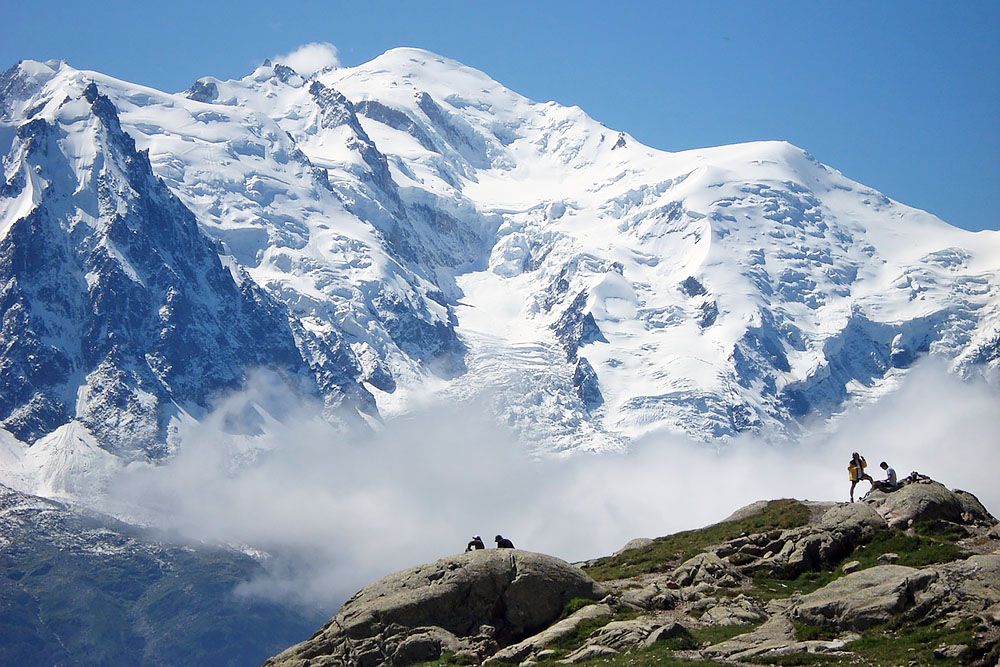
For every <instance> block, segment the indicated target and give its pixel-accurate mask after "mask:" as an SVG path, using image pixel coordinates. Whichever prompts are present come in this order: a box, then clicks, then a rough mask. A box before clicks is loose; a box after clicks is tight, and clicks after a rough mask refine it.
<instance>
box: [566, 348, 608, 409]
mask: <svg viewBox="0 0 1000 667" xmlns="http://www.w3.org/2000/svg"><path fill="white" fill-rule="evenodd" d="M573 385H574V386H575V387H576V390H577V392H578V393H579V394H580V400H582V401H583V404H584V405H585V406H587V409H588V410H593V409H595V408H599V407H600V406H601V405H603V404H604V395H603V394H601V387H600V384H599V383H598V379H597V373H596V372H594V367H593V366H591V365H590V362H589V361H587V358H586V357H580V358H579V359H577V361H576V369H575V370H574V371H573Z"/></svg>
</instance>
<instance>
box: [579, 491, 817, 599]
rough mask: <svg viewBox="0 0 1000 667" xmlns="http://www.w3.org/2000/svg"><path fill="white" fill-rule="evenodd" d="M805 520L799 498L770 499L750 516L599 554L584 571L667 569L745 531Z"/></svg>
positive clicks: (601, 577)
mask: <svg viewBox="0 0 1000 667" xmlns="http://www.w3.org/2000/svg"><path fill="white" fill-rule="evenodd" d="M808 521H809V508H808V507H806V506H805V505H803V504H802V503H800V502H799V501H797V500H772V501H770V502H769V503H768V504H767V506H766V507H765V508H764V509H763V510H762V511H761V512H760V513H758V514H755V515H753V516H751V517H747V518H745V519H737V520H735V521H723V522H721V523H717V524H714V525H711V526H708V527H707V528H701V529H698V530H686V531H684V532H682V533H675V534H673V535H668V536H666V537H659V538H657V539H655V540H653V543H652V544H649V545H646V546H645V547H641V548H639V549H631V550H629V551H626V552H625V553H623V554H620V555H618V556H608V557H607V558H601V559H599V560H598V561H597V562H596V563H595V564H594V565H592V566H591V567H589V568H587V574H589V575H590V576H591V577H593V578H594V579H596V580H597V581H608V580H609V579H624V578H626V577H634V576H636V575H639V574H646V573H650V572H666V571H668V570H672V569H673V568H675V567H677V566H678V565H680V564H681V563H682V562H684V561H685V560H687V559H688V558H691V557H692V556H696V555H697V554H699V553H701V552H702V551H704V550H705V549H706V548H707V547H710V546H712V545H713V544H719V543H721V542H725V541H726V540H731V539H734V538H737V537H739V536H740V535H743V534H744V533H746V534H752V533H765V532H769V531H772V530H781V529H785V528H796V527H798V526H803V525H805V524H806V523H807V522H808Z"/></svg>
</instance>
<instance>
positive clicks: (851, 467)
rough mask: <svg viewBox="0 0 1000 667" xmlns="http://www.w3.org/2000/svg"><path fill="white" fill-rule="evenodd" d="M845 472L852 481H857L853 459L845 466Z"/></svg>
mask: <svg viewBox="0 0 1000 667" xmlns="http://www.w3.org/2000/svg"><path fill="white" fill-rule="evenodd" d="M847 474H848V475H850V477H851V481H852V482H856V481H858V467H857V466H856V465H854V461H851V463H850V465H848V466H847Z"/></svg>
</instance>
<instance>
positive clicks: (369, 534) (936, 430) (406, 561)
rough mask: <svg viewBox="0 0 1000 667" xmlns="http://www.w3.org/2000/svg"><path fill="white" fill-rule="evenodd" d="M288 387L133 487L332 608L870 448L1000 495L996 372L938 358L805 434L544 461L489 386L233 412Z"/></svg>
mask: <svg viewBox="0 0 1000 667" xmlns="http://www.w3.org/2000/svg"><path fill="white" fill-rule="evenodd" d="M280 394H281V391H280V389H276V388H275V387H274V386H273V385H272V384H271V383H270V382H268V381H267V380H260V381H259V382H257V383H256V386H255V387H253V388H252V389H251V390H249V391H248V392H245V393H243V394H240V395H237V396H234V397H231V398H230V399H229V401H227V403H226V404H225V405H224V406H222V407H221V408H220V409H219V410H218V411H217V413H216V414H215V415H214V416H213V418H212V419H210V420H207V421H205V422H203V423H202V424H200V425H196V426H194V427H193V428H192V429H191V430H190V431H189V432H187V433H186V434H185V436H184V441H185V444H184V446H183V447H182V449H181V451H180V452H179V454H178V455H177V457H176V458H175V459H174V460H172V461H171V462H170V463H169V464H167V465H165V466H161V467H155V468H136V467H134V466H133V467H132V468H131V469H130V470H129V471H127V472H126V473H125V474H124V475H123V477H122V478H121V479H120V480H118V482H117V483H116V484H114V485H113V487H115V488H116V489H117V490H116V492H115V493H116V498H115V500H116V501H118V502H125V503H127V504H128V505H129V506H131V507H133V508H141V509H142V511H144V512H145V513H146V518H147V519H154V520H155V522H156V523H158V524H160V525H163V526H164V527H168V528H172V529H176V530H179V531H181V532H182V533H183V534H185V535H188V536H190V537H192V538H196V539H203V540H209V541H219V540H221V541H227V542H230V543H242V544H248V545H253V546H255V547H257V548H260V549H264V550H266V551H268V552H270V553H271V554H272V555H273V560H272V561H271V571H272V576H271V577H270V578H269V579H266V580H261V581H257V582H254V583H253V584H251V585H250V586H248V587H247V588H246V590H245V592H247V593H251V594H258V595H265V596H268V597H276V598H284V597H293V598H295V599H298V600H305V601H308V602H312V603H316V604H319V605H322V606H324V607H326V608H327V609H328V610H332V609H333V607H334V606H335V605H336V604H337V603H338V602H339V601H341V600H343V599H344V598H345V597H346V596H348V595H350V594H351V593H353V592H354V591H355V590H356V589H357V588H359V587H360V586H361V585H363V584H364V583H366V582H368V581H370V580H372V579H375V578H378V577H380V576H382V575H383V574H386V573H387V572H390V571H392V570H395V569H399V568H402V567H406V566H409V565H413V564H417V563H420V562H423V561H426V560H430V559H434V558H437V557H440V556H443V555H446V554H449V553H454V552H457V551H461V550H462V548H463V547H464V545H465V542H466V541H467V540H468V539H469V538H470V537H471V536H472V535H473V534H481V535H483V537H484V538H487V539H490V538H492V536H493V535H494V534H495V533H503V534H504V535H506V536H509V537H511V538H512V539H513V540H514V542H515V544H517V546H519V547H523V548H526V549H532V550H536V551H543V552H547V553H551V554H554V555H558V556H560V557H563V558H566V559H569V560H575V559H583V558H588V557H594V556H599V555H605V554H607V553H610V552H611V551H613V550H614V549H616V548H617V547H619V546H621V544H623V543H624V542H626V541H627V540H628V539H631V538H633V537H638V536H649V537H653V536H658V535H663V534H667V533H670V532H673V531H676V530H681V529H686V528H693V527H698V526H702V525H705V524H706V523H709V522H713V521H717V520H720V519H722V518H724V517H725V516H727V515H728V514H729V513H730V512H732V511H733V510H735V509H736V508H737V507H739V506H742V505H745V504H747V503H750V502H752V501H755V500H758V499H762V498H780V497H797V498H808V499H813V500H846V499H847V493H848V488H849V483H848V482H847V470H846V467H847V460H848V458H849V457H850V453H851V451H854V450H860V451H861V452H862V453H864V454H865V455H866V457H867V458H868V460H869V462H871V463H872V465H877V462H878V461H880V460H882V459H885V460H887V461H889V462H890V463H891V464H892V465H893V466H894V467H895V468H896V470H897V471H898V472H899V473H900V475H901V476H903V475H906V474H908V473H909V472H910V471H911V470H919V471H920V472H923V473H925V474H929V475H931V476H932V477H934V478H936V479H939V480H940V481H942V482H944V483H945V484H947V485H949V486H957V487H961V488H966V489H967V490H970V491H972V492H974V493H976V494H977V495H979V497H980V498H981V499H982V500H983V501H984V502H985V503H986V504H987V506H988V507H990V508H992V510H994V511H996V510H997V509H998V508H1000V490H998V488H997V487H996V484H995V479H993V477H994V476H995V473H996V470H998V469H1000V444H998V442H997V441H996V436H995V434H996V433H998V432H1000V411H997V410H996V405H997V393H996V390H995V389H991V388H989V387H987V386H986V385H984V384H970V383H963V382H961V381H959V380H958V379H956V378H955V377H954V376H952V375H950V374H947V373H946V372H944V371H943V370H942V369H940V368H937V367H933V366H926V367H921V368H917V369H914V371H913V372H912V373H911V374H910V375H909V376H908V378H907V379H906V380H905V381H904V383H903V386H902V387H901V388H900V390H899V391H898V392H897V393H895V394H893V395H892V396H890V397H888V398H886V399H884V400H883V401H881V402H880V403H877V404H875V405H873V406H870V407H868V408H866V409H863V410H859V411H857V412H856V413H854V414H850V415H847V416H846V417H845V418H843V419H841V420H840V422H839V424H838V426H837V428H836V430H835V431H833V432H832V433H823V434H815V435H812V436H808V437H805V438H803V439H802V440H801V441H799V442H796V443H789V444H784V445H774V444H767V443H764V442H761V441H759V440H757V439H754V438H746V439H743V440H740V441H737V442H733V443H731V444H729V445H728V446H726V447H723V448H721V449H720V448H716V447H712V446H707V445H705V444H702V443H696V442H692V441H689V440H687V439H685V438H682V437H679V436H675V435H671V434H664V433H661V434H655V435H651V436H649V437H647V438H644V439H643V440H642V441H640V442H637V443H635V446H634V447H633V448H632V449H631V450H630V451H629V452H628V453H627V454H607V455H581V456H576V457H573V458H570V459H562V460H540V461H539V460H534V459H531V458H530V457H529V456H527V455H526V454H524V448H523V447H522V446H521V444H520V443H519V442H518V441H517V438H516V436H515V435H514V434H513V433H511V432H509V431H507V430H505V429H504V428H502V427H500V426H498V425H497V424H496V423H495V422H494V420H493V419H492V418H491V417H489V416H488V415H490V414H491V411H490V410H489V409H487V406H486V405H482V406H477V405H476V404H475V403H469V404H465V405H461V406H454V405H450V406H436V407H431V408H427V409H424V410H421V411H420V412H419V413H416V414H413V415H410V416H408V417H406V418H400V419H396V420H392V421H390V422H389V423H387V424H386V426H385V427H384V429H382V430H380V431H379V432H378V433H375V434H370V435H368V436H365V437H358V436H355V437H348V436H345V435H344V434H343V433H341V432H339V431H337V430H336V429H334V428H333V427H331V426H330V425H328V424H327V423H326V422H324V421H323V420H322V419H320V418H319V417H318V416H317V415H318V409H317V408H315V406H299V408H298V412H297V413H295V414H289V413H286V414H285V415H284V417H283V419H282V423H281V424H275V425H272V426H271V427H269V432H268V434H267V435H266V436H261V437H259V438H255V439H247V438H245V437H237V436H233V435H231V434H229V433H228V431H230V430H231V429H229V428H227V426H226V425H227V424H231V423H232V419H233V415H241V414H245V413H246V412H247V411H248V409H249V408H252V406H254V405H260V404H261V401H262V400H265V398H266V397H272V398H270V399H266V400H272V399H273V397H274V396H276V395H280ZM262 397H265V398H262ZM480 408H481V409H480ZM234 461H237V462H238V463H236V464H234ZM864 490H867V488H866V485H865V487H864V488H863V489H862V492H863V491H864Z"/></svg>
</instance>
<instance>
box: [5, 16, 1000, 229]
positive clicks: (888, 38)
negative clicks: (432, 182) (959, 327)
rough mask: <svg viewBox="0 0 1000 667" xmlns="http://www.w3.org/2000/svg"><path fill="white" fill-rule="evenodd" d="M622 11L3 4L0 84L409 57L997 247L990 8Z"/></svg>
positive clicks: (224, 73)
mask: <svg viewBox="0 0 1000 667" xmlns="http://www.w3.org/2000/svg"><path fill="white" fill-rule="evenodd" d="M95 4H97V5H98V6H96V7H95V6H94V5H95ZM618 4H620V5H622V6H619V7H615V8H611V5H612V3H608V2H590V1H581V2H572V3H571V2H518V1H511V0H505V1H504V2H492V3H486V2H475V3H465V2H427V3H417V2H358V1H353V2H349V3H348V2H329V1H328V2H307V1H300V2H288V3H275V2H273V0H269V1H267V2H261V1H258V0H243V1H242V2H215V3H213V2H208V1H206V0H202V1H201V2H189V1H187V0H177V1H175V2H171V3H144V2H127V3H126V2H116V1H112V2H103V3H69V2H58V1H53V2H46V3H44V9H43V8H40V7H39V5H38V4H37V3H30V2H18V3H13V2H5V3H4V6H3V7H2V8H0V15H2V16H3V17H4V23H5V24H6V26H7V27H6V29H5V30H4V31H3V32H4V39H3V40H0V66H3V67H6V66H7V65H9V64H13V63H14V62H16V61H17V60H20V59H22V58H35V59H47V58H63V59H65V60H68V61H69V62H70V63H71V64H73V65H74V66H76V67H80V68H86V69H97V70H101V71H103V72H106V73H108V74H111V75H114V76H118V77H121V78H124V79H128V80H131V81H135V82H138V83H143V84H147V85H151V86H154V87H157V88H161V89H167V90H181V89H184V88H186V87H187V86H188V85H189V84H190V83H191V82H192V81H193V80H194V79H196V78H198V77H200V76H204V75H213V76H217V77H220V78H232V77H239V76H242V75H243V74H245V73H246V72H248V71H249V70H250V69H251V68H252V67H253V66H254V65H256V64H259V63H260V62H261V61H262V60H263V59H264V58H266V57H269V56H272V55H274V54H278V53H287V52H288V51H291V50H292V49H294V48H295V47H296V46H298V45H300V44H303V43H306V42H314V41H319V42H331V43H333V44H335V45H336V46H337V48H338V49H339V51H340V59H341V61H342V62H343V63H344V64H345V65H354V64H357V63H360V62H364V61H366V60H369V59H371V58H372V57H374V56H376V55H378V54H379V53H381V52H383V51H385V50H386V49H389V48H392V47H394V46H418V47H422V48H425V49H429V50H431V51H435V52H437V53H440V54H442V55H445V56H449V57H451V58H455V59H457V60H460V61H462V62H464V63H466V64H468V65H471V66H473V67H477V68H479V69H482V70H484V71H485V72H487V73H488V74H490V75H491V76H492V77H493V78H495V79H497V80H498V81H500V82H502V83H504V84H506V85H507V86H509V87H510V88H513V89H514V90H516V91H518V92H520V93H523V94H525V95H527V96H528V97H531V98H533V99H537V100H549V99H554V100H557V101H559V102H561V103H564V104H576V105H579V106H581V107H583V108H584V109H585V110H586V111H587V112H588V113H589V114H590V115H591V116H593V117H595V118H597V119H598V120H600V121H602V122H604V123H605V124H607V125H608V126H610V127H613V128H616V129H624V130H626V131H628V132H630V133H631V134H633V135H635V136H636V137H637V138H638V139H640V140H641V141H643V142H644V143H647V144H650V145H652V146H656V147H658V148H662V149H666V150H678V149H685V148H694V147H699V146H710V145H718V144H727V143H735V142H740V141H749V140H755V139H787V140H788V141H791V142H792V143H794V144H796V145H798V146H801V147H803V148H805V149H807V150H809V151H810V152H811V153H812V154H813V155H815V156H816V157H817V158H818V159H819V160H821V161H823V162H825V163H827V164H830V165H832V166H833V167H835V168H837V169H839V170H841V171H842V172H844V173H845V174H846V175H847V176H849V177H851V178H853V179H855V180H858V181H861V182H863V183H865V184H867V185H870V186H872V187H875V188H877V189H879V190H881V191H883V192H885V193H886V194H888V195H889V196H891V197H893V198H895V199H898V200H900V201H903V202H905V203H907V204H910V205H912V206H916V207H919V208H923V209H926V210H929V211H931V212H932V213H935V214H937V215H939V216H941V217H942V218H944V219H945V220H947V221H948V222H951V223H952V224H955V225H959V226H962V227H966V228H969V229H1000V210H998V207H997V206H996V203H997V202H996V200H997V196H998V194H1000V112H998V110H1000V38H998V35H1000V2H996V1H991V2H961V3H954V2H937V1H920V2H889V1H885V2H849V1H838V2H827V1H810V2H791V1H782V2H777V1H775V2H709V1H706V2H691V3H682V2H665V1H664V2H652V1H650V2H642V3H640V2H632V3H628V2H622V3H618ZM281 5H284V6H281Z"/></svg>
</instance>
